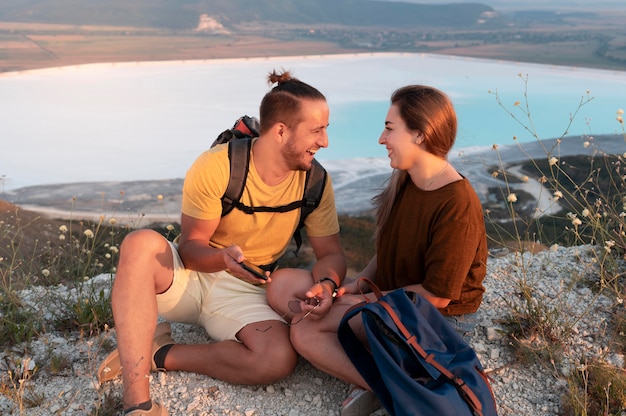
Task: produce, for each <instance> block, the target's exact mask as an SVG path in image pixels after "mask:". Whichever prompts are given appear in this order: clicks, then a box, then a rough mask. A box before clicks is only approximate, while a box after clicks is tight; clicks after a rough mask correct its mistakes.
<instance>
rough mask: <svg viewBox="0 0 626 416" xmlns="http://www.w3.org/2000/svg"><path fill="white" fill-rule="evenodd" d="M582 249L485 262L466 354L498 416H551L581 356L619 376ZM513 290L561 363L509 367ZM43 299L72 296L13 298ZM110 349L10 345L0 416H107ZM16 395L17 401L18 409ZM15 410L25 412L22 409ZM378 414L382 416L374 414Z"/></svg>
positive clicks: (316, 394) (314, 411) (279, 398)
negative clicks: (541, 309)
mask: <svg viewBox="0 0 626 416" xmlns="http://www.w3.org/2000/svg"><path fill="white" fill-rule="evenodd" d="M590 250H591V247H588V246H581V247H573V248H567V249H566V248H558V249H554V248H553V249H551V250H546V251H543V252H541V253H538V254H535V255H527V256H525V257H519V256H517V255H514V254H510V255H506V256H502V257H490V259H489V262H488V275H487V278H486V280H485V286H486V289H487V292H486V294H485V297H484V301H483V305H482V307H481V309H480V316H481V318H480V319H481V323H480V325H479V327H478V328H477V330H476V334H475V337H474V340H473V342H472V345H473V347H474V349H475V350H476V351H477V353H478V354H479V357H480V359H481V362H482V363H483V365H484V367H485V368H486V369H487V371H488V372H489V374H490V376H491V378H492V380H493V381H492V387H493V390H494V393H495V395H496V399H497V402H498V406H499V413H500V415H504V416H506V415H558V414H559V412H560V410H561V409H562V404H561V396H562V394H563V393H564V391H565V390H566V387H567V378H566V377H565V375H567V374H569V372H570V371H571V370H572V369H574V370H575V366H576V365H577V364H578V363H579V360H580V358H581V357H582V356H583V355H585V356H594V357H597V356H602V357H604V359H606V360H607V361H608V362H610V363H612V365H617V366H620V367H622V368H623V367H624V356H623V355H621V354H618V353H614V352H613V351H611V350H610V349H609V348H608V341H609V338H608V336H607V333H608V331H607V327H606V325H607V321H608V314H609V313H611V312H615V311H616V310H617V309H618V308H624V307H625V306H626V302H623V299H616V298H609V297H606V296H604V295H598V294H597V293H595V292H594V290H592V289H590V288H593V287H594V285H593V282H594V281H596V279H597V272H596V267H595V266H594V263H593V261H592V257H591V256H590V255H589V253H590ZM92 282H93V283H94V284H96V285H103V286H104V287H109V286H110V277H109V276H106V275H102V276H98V277H97V278H94V279H92ZM520 282H524V284H525V285H527V286H528V287H532V288H533V289H534V290H535V292H534V295H533V298H534V299H535V300H536V302H537V304H543V305H546V306H548V307H550V308H554V310H558V311H559V320H560V322H561V324H560V325H562V326H563V325H566V324H568V323H569V324H572V325H573V327H574V333H575V335H574V336H573V337H571V338H567V339H566V340H565V343H566V347H567V348H566V353H565V357H564V360H563V362H561V363H557V364H555V365H551V364H550V363H549V362H548V363H546V362H542V361H541V360H539V359H535V360H531V361H530V362H528V361H524V362H522V361H520V360H519V359H517V358H515V355H514V351H513V350H512V349H511V347H510V340H509V338H507V337H506V336H505V335H503V333H502V332H501V331H500V329H502V326H501V320H502V319H505V318H506V317H507V316H509V315H510V313H511V311H512V309H513V308H512V304H513V303H515V304H518V305H521V304H520V303H519V299H520V298H519V296H518V293H519V291H518V289H519V283H520ZM44 293H45V294H47V295H48V296H52V297H61V296H63V297H69V296H73V295H74V293H73V292H71V291H68V290H67V289H66V288H64V287H55V288H53V289H51V290H49V291H46V290H44V289H43V288H32V289H30V290H27V291H24V292H21V296H22V297H23V299H24V301H25V302H27V303H28V304H29V305H30V306H32V307H33V308H36V309H39V310H43V311H45V310H47V308H48V307H49V305H51V304H52V302H49V301H42V300H41V295H42V294H44ZM173 331H174V334H173V337H174V339H175V340H176V341H177V342H188V343H197V342H207V341H208V339H207V337H206V335H205V334H204V332H203V330H202V329H199V328H195V327H191V326H187V325H182V324H174V325H173ZM109 340H110V341H113V340H114V331H110V332H109V333H107V334H104V335H101V336H95V337H91V338H90V337H88V336H86V335H85V336H79V334H76V333H72V334H69V335H68V334H61V333H46V334H43V335H41V336H39V337H38V338H37V340H36V341H35V342H34V343H33V344H32V345H31V347H30V348H26V347H24V346H18V347H14V348H11V349H10V350H8V351H6V352H3V353H2V354H0V367H1V368H2V374H7V372H6V371H7V365H9V363H15V362H16V361H17V360H21V362H22V363H24V364H23V366H25V367H28V366H30V367H31V368H32V367H34V366H36V368H37V370H36V371H35V372H34V375H33V376H32V378H30V379H28V380H25V381H24V382H23V383H22V384H21V387H19V388H18V390H16V391H11V390H9V391H7V390H6V389H5V390H4V391H2V390H0V414H3V415H17V414H24V415H33V416H36V415H52V414H58V415H84V414H111V413H106V412H105V410H106V407H107V406H106V405H104V404H102V403H103V402H104V401H105V398H106V397H111V396H112V395H113V396H115V395H119V394H121V388H122V386H121V382H120V381H119V380H116V381H113V382H109V383H105V384H104V385H98V383H97V382H96V380H95V377H94V371H95V369H96V368H97V367H98V364H99V362H100V361H101V360H102V358H104V356H105V355H106V352H107V351H108V349H107V347H106V345H107V344H108V341H109ZM526 342H527V343H528V345H529V346H531V347H540V346H541V345H542V343H543V342H545V340H543V339H542V338H541V336H539V335H537V336H534V337H532V338H529V339H528V340H526ZM103 346H104V347H103ZM108 348H110V347H108ZM104 349H107V351H105V350H104ZM51 353H54V355H57V356H65V357H68V358H69V359H70V363H71V364H70V366H69V368H67V369H66V370H63V371H62V372H60V373H59V374H51V371H50V364H51V359H50V357H51ZM29 360H30V361H29ZM151 386H152V393H153V395H154V397H156V398H158V399H159V400H161V401H162V402H164V403H165V404H166V405H167V407H168V408H169V410H170V414H172V415H231V416H239V415H245V416H261V415H268V416H269V415H272V416H274V415H286V416H303V415H329V416H330V415H338V414H339V403H340V402H341V401H342V400H343V398H344V397H345V395H346V393H347V391H348V386H347V385H346V384H345V383H343V382H340V381H338V380H336V379H333V378H332V377H329V376H327V375H325V374H323V373H321V372H319V371H318V370H316V369H314V368H312V367H311V366H310V365H309V364H308V363H307V362H305V361H304V360H302V361H301V362H300V364H299V365H298V367H297V370H296V372H295V373H294V374H293V375H292V376H290V377H288V378H287V379H285V380H283V381H281V382H278V383H275V384H272V385H268V386H238V385H231V384H227V383H223V382H221V381H218V380H214V379H211V378H209V377H206V376H202V375H196V374H189V373H180V372H169V373H156V374H153V377H152V379H151ZM22 393H23V396H22V397H24V399H23V400H21V402H20V400H19V397H20V395H21V394H22ZM33 397H39V398H40V400H38V403H37V406H35V407H27V405H28V400H26V399H27V398H33ZM20 403H22V404H23V405H24V406H25V408H23V409H20V407H19V404H20ZM376 414H377V415H384V414H386V413H385V412H384V410H381V411H378V412H376Z"/></svg>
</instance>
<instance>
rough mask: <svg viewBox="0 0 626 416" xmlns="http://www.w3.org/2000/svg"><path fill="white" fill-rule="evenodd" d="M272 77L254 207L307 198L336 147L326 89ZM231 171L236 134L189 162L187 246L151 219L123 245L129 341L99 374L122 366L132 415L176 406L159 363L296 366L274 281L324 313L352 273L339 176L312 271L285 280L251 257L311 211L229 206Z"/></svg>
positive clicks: (318, 225) (318, 222)
mask: <svg viewBox="0 0 626 416" xmlns="http://www.w3.org/2000/svg"><path fill="white" fill-rule="evenodd" d="M268 80H269V82H270V84H274V83H277V84H278V85H277V86H275V87H274V88H273V89H272V90H271V91H270V92H268V93H267V94H266V95H265V97H264V98H263V100H262V102H261V106H260V137H259V138H258V139H256V140H255V141H254V142H253V144H252V150H251V155H250V163H249V172H248V177H247V180H246V186H245V189H244V193H243V195H242V197H241V200H240V202H242V203H243V204H244V205H247V206H274V207H275V206H281V205H286V204H289V203H291V202H293V201H294V200H299V199H301V198H302V193H303V190H304V180H305V176H306V171H307V170H309V169H310V168H311V164H312V162H313V158H314V156H315V153H316V152H317V151H318V150H319V149H320V148H325V147H327V146H328V135H327V127H328V119H329V109H328V104H327V102H326V99H325V97H324V95H322V94H321V93H320V92H319V91H318V90H317V89H315V88H313V87H311V86H310V85H308V84H305V83H303V82H301V81H299V80H298V79H296V78H292V77H291V76H290V74H289V73H288V72H285V73H282V74H277V73H276V72H275V71H274V72H272V73H271V74H269V77H268ZM229 175H230V168H229V159H228V145H220V146H216V147H214V148H212V149H210V150H209V151H207V152H205V153H203V154H202V155H201V156H200V157H199V158H198V159H197V160H196V162H195V163H194V164H193V165H192V167H191V168H190V170H189V171H188V172H187V176H186V178H185V183H184V186H183V202H182V217H181V235H180V239H179V241H178V247H176V246H175V245H173V244H172V243H170V242H168V241H167V240H165V239H164V238H163V237H161V236H160V235H159V234H157V233H156V232H154V231H151V230H138V231H135V232H133V233H131V234H129V235H128V236H127V237H126V238H125V240H124V241H123V243H122V245H121V250H120V261H119V266H118V272H117V275H116V278H115V283H114V285H113V291H112V307H113V315H114V318H115V324H116V334H117V343H118V349H117V350H116V351H114V352H113V353H111V354H110V355H109V356H108V357H107V358H106V359H105V361H104V362H103V363H102V365H101V366H100V368H99V370H98V378H99V380H101V381H106V380H110V379H112V378H114V377H116V376H117V375H119V374H121V375H122V377H123V383H124V409H125V414H130V415H167V414H168V413H167V410H165V408H164V407H163V406H162V405H161V404H159V403H158V402H156V401H154V402H153V401H152V400H151V399H150V392H149V374H150V371H151V370H154V369H167V370H181V371H191V372H196V373H201V374H206V375H208V376H210V377H213V378H216V379H220V380H224V381H227V382H231V383H236V384H265V383H272V382H275V381H277V380H279V379H282V378H284V377H286V376H288V375H289V374H291V372H292V371H293V370H294V368H295V366H296V363H297V354H296V352H295V350H294V349H293V347H292V346H291V343H290V341H289V327H288V326H287V325H285V324H284V321H283V319H282V318H283V317H281V316H280V315H279V314H277V313H276V312H274V311H273V310H272V309H271V308H270V307H269V305H268V302H267V298H266V293H265V291H266V289H265V285H267V284H269V285H268V290H269V288H271V289H272V291H273V293H274V295H273V296H274V297H276V296H279V295H280V294H281V293H298V294H300V295H301V299H305V297H306V296H305V293H308V296H309V297H315V298H316V301H319V305H318V306H317V307H315V310H313V311H312V313H314V314H315V316H321V315H323V314H325V313H326V312H327V311H328V310H329V309H330V306H331V305H332V289H333V285H339V284H341V280H342V279H343V277H344V275H345V270H346V262H345V256H344V253H343V250H342V248H341V244H340V240H339V225H338V220H337V214H336V210H335V203H334V194H333V190H332V184H331V181H330V179H328V180H327V181H326V184H325V188H324V192H323V195H322V199H321V202H320V204H319V206H318V207H317V208H316V209H315V210H314V211H313V212H312V213H311V214H310V215H309V216H308V217H307V219H306V222H305V227H306V231H307V234H308V236H309V241H310V244H311V247H312V248H313V251H314V253H315V256H316V259H317V262H316V264H315V265H314V267H313V268H312V271H311V272H305V271H295V270H293V269H291V271H290V269H282V270H279V271H278V272H276V273H275V274H277V275H279V276H280V279H277V281H275V282H272V275H270V274H269V273H266V275H267V277H268V278H267V280H265V279H262V278H258V277H255V275H253V274H252V273H250V272H249V271H246V270H245V269H244V268H243V267H242V264H241V263H242V261H243V260H247V261H250V262H251V263H253V264H257V265H264V264H266V265H269V264H272V263H274V262H276V260H277V259H278V258H280V257H281V255H282V254H283V253H284V252H285V251H286V249H287V246H288V244H289V241H290V239H291V236H292V234H293V232H294V230H295V228H296V226H297V224H298V221H299V216H300V212H299V210H297V209H296V210H293V211H289V212H284V213H283V212H255V213H254V214H246V213H244V212H242V211H240V210H239V209H237V208H235V209H233V210H232V211H231V212H230V213H229V214H228V215H226V216H224V217H221V212H222V205H221V200H220V198H221V196H222V195H223V194H224V191H225V189H226V186H227V184H228V179H229ZM183 264H184V266H183ZM272 285H273V286H272ZM283 286H289V287H288V288H287V287H283ZM294 288H297V290H294ZM289 300H290V299H285V300H284V303H285V304H287V303H288V301H289ZM157 316H160V317H161V318H164V319H166V320H169V321H177V322H185V323H191V324H199V325H202V326H203V327H204V328H205V329H206V330H207V333H208V334H209V336H210V337H211V339H212V340H213V341H216V342H213V343H209V344H200V345H181V344H175V343H174V341H173V340H172V339H171V337H170V327H169V324H168V323H161V324H159V325H158V326H157V325H156V323H157ZM315 316H313V317H312V318H314V317H315Z"/></svg>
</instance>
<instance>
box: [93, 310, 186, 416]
mask: <svg viewBox="0 0 626 416" xmlns="http://www.w3.org/2000/svg"><path fill="white" fill-rule="evenodd" d="M170 344H174V341H173V340H172V327H171V326H170V323H169V322H161V323H160V324H158V325H157V327H156V330H155V331H154V338H153V339H152V366H151V369H152V371H154V370H158V368H157V366H156V364H155V363H154V353H155V352H157V350H158V349H159V348H161V347H163V346H165V345H170ZM121 374H122V363H121V362H120V354H119V350H118V349H117V348H116V349H115V350H113V352H111V353H110V354H109V355H108V356H107V357H106V358H105V359H104V361H103V362H102V364H100V367H98V373H97V377H98V381H99V382H100V383H104V382H105V381H109V380H113V379H115V378H117V377H118V376H120V375H121ZM153 408H154V406H153ZM146 414H151V413H146Z"/></svg>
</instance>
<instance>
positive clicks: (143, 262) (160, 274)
mask: <svg viewBox="0 0 626 416" xmlns="http://www.w3.org/2000/svg"><path fill="white" fill-rule="evenodd" d="M172 279H173V260H172V251H171V248H170V245H169V244H168V242H167V241H166V240H165V239H164V238H163V237H162V236H161V235H160V234H158V233H157V232H155V231H151V230H139V231H134V232H133V233H131V234H129V235H128V236H127V237H126V238H125V239H124V241H123V242H122V245H121V248H120V260H119V264H118V269H117V273H116V277H115V282H114V284H113V290H112V293H111V301H112V308H113V317H114V319H115V329H116V336H117V347H118V350H119V354H120V362H121V364H122V377H123V383H124V408H128V407H131V406H135V405H137V404H139V403H143V402H146V401H148V400H150V388H149V376H150V368H151V363H152V338H153V336H154V330H155V328H156V322H157V306H156V294H157V293H162V292H164V291H166V290H167V289H168V288H169V286H170V285H171V283H172Z"/></svg>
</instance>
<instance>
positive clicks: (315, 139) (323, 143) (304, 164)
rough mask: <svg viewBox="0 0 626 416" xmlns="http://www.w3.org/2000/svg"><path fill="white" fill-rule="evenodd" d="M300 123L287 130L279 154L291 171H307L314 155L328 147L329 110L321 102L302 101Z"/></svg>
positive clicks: (324, 103)
mask: <svg viewBox="0 0 626 416" xmlns="http://www.w3.org/2000/svg"><path fill="white" fill-rule="evenodd" d="M301 115H302V121H301V122H300V123H299V124H298V125H297V126H295V127H294V128H293V129H289V131H288V136H287V139H286V140H285V144H284V145H283V147H282V149H281V154H282V156H283V158H284V159H285V163H287V166H289V168H290V169H291V170H309V169H311V163H313V157H314V156H315V153H317V151H318V150H319V149H320V148H321V147H328V133H327V129H328V119H329V115H330V110H329V109H328V104H327V103H326V101H323V100H303V101H302V108H301Z"/></svg>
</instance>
